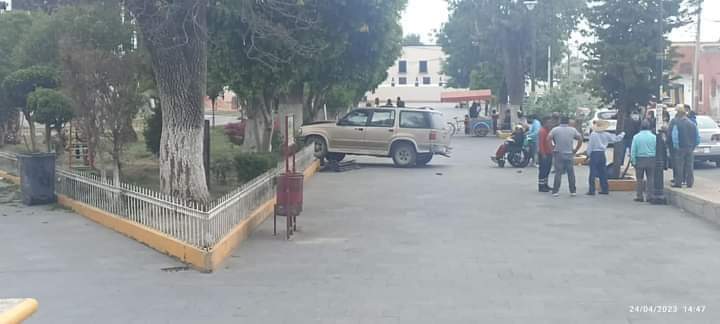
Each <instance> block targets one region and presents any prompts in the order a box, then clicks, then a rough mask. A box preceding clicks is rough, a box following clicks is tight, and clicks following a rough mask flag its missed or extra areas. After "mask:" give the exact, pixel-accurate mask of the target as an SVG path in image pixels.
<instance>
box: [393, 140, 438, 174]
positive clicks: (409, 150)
mask: <svg viewBox="0 0 720 324" xmlns="http://www.w3.org/2000/svg"><path fill="white" fill-rule="evenodd" d="M392 158H393V162H394V163H395V166H396V167H399V168H408V167H411V166H413V165H415V160H416V159H417V152H415V147H414V146H413V145H412V144H410V143H406V142H401V143H397V144H395V145H393V149H392ZM428 162H430V161H428Z"/></svg>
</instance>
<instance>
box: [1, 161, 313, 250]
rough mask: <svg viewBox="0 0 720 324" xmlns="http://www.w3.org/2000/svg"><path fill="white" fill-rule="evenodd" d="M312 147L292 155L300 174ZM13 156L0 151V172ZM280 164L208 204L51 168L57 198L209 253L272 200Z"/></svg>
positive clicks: (281, 168) (11, 166)
mask: <svg viewBox="0 0 720 324" xmlns="http://www.w3.org/2000/svg"><path fill="white" fill-rule="evenodd" d="M314 159H315V157H314V148H305V149H303V150H302V151H300V152H298V154H297V156H296V162H295V163H296V169H297V170H298V171H302V170H304V169H306V168H307V167H308V166H310V165H311V163H312V162H313V161H314ZM17 163H18V162H17V159H15V156H14V155H11V154H7V153H2V152H0V169H2V170H5V171H8V172H12V171H13V170H15V172H17V170H18V168H17ZM284 170H285V168H284V165H283V164H282V163H281V164H279V165H278V167H276V168H274V169H272V170H269V171H267V172H266V173H264V174H263V175H261V176H259V177H257V178H255V179H254V180H252V181H250V182H248V183H246V184H244V185H242V186H241V187H239V188H237V189H236V190H234V191H232V192H230V193H228V194H227V195H225V196H223V197H221V198H219V199H217V200H215V201H213V202H211V203H210V204H208V205H202V204H197V203H189V202H185V201H182V200H180V199H177V198H175V197H172V196H169V195H165V194H162V193H159V192H156V191H153V190H150V189H146V188H142V187H139V186H135V185H131V184H126V183H119V184H114V183H112V180H111V179H104V178H102V177H99V176H97V175H94V174H91V173H89V172H78V171H68V170H63V169H61V168H57V170H56V178H57V182H56V186H55V191H56V193H57V194H60V195H63V196H66V197H68V198H70V199H72V200H75V201H79V202H81V203H84V204H86V205H89V206H92V207H95V208H98V209H100V210H103V211H106V212H109V213H112V214H114V215H116V216H119V217H122V218H125V219H127V220H129V221H132V222H134V223H137V224H140V225H142V226H145V227H148V228H151V229H153V230H156V231H159V232H162V233H164V234H166V235H168V236H171V237H173V238H176V239H178V240H181V241H183V242H185V243H188V244H191V245H193V246H195V247H198V248H202V249H210V248H211V247H212V246H213V245H215V244H216V243H217V242H219V241H220V240H221V239H222V238H223V237H225V235H227V234H228V233H230V232H231V231H232V230H233V228H235V227H236V226H237V225H238V224H240V223H241V222H242V221H244V220H245V219H247V217H249V216H250V215H251V214H252V213H253V212H254V211H255V210H257V209H258V208H259V207H261V206H262V205H263V204H265V203H267V202H268V201H270V199H272V198H273V196H274V195H275V191H276V180H275V178H276V177H277V176H278V175H279V174H280V173H281V172H284Z"/></svg>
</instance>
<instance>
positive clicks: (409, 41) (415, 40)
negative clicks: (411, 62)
mask: <svg viewBox="0 0 720 324" xmlns="http://www.w3.org/2000/svg"><path fill="white" fill-rule="evenodd" d="M402 44H403V46H421V45H425V44H423V42H422V40H420V35H418V34H407V35H405V37H403V40H402Z"/></svg>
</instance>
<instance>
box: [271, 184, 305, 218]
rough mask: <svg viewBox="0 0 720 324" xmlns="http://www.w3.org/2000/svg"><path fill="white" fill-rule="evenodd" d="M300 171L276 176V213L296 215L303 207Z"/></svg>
mask: <svg viewBox="0 0 720 324" xmlns="http://www.w3.org/2000/svg"><path fill="white" fill-rule="evenodd" d="M304 180H305V176H304V175H303V174H302V173H283V174H281V175H279V176H278V177H277V214H278V215H280V216H297V215H300V212H302V207H303V181H304Z"/></svg>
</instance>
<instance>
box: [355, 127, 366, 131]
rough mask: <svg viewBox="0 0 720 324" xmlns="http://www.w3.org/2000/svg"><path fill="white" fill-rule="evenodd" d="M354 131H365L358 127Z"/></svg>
mask: <svg viewBox="0 0 720 324" xmlns="http://www.w3.org/2000/svg"><path fill="white" fill-rule="evenodd" d="M355 130H356V131H363V130H365V129H364V128H362V127H358V128H355Z"/></svg>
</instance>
